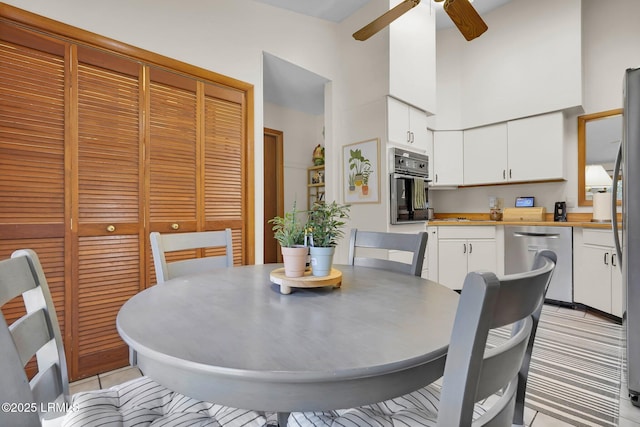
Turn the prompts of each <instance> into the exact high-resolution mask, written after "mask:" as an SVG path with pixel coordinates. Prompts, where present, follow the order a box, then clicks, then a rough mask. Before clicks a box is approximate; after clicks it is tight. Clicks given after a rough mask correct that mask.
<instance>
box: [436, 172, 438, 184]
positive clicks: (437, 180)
mask: <svg viewBox="0 0 640 427" xmlns="http://www.w3.org/2000/svg"><path fill="white" fill-rule="evenodd" d="M436 182H438V174H436Z"/></svg>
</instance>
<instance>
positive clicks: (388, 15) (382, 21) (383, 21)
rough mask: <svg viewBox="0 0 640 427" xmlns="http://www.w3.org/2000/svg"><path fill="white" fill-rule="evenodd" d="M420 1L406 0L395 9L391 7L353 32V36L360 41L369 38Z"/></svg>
mask: <svg viewBox="0 0 640 427" xmlns="http://www.w3.org/2000/svg"><path fill="white" fill-rule="evenodd" d="M419 3H420V0H404V1H403V2H402V3H400V4H399V5H397V6H395V7H394V8H393V9H389V10H388V11H387V12H385V13H384V14H382V15H380V16H379V17H378V18H376V19H374V20H373V21H372V22H371V23H369V24H367V25H365V26H364V27H362V28H360V29H359V30H358V31H356V32H355V33H353V38H354V39H356V40H360V41H363V40H366V39H368V38H369V37H371V36H372V35H374V34H375V33H377V32H378V31H380V30H382V29H383V28H384V27H386V26H387V25H389V24H391V23H392V22H393V21H395V20H396V19H398V18H399V17H401V16H402V15H404V14H405V13H406V12H408V11H409V10H410V9H413V8H414V7H416V6H417V5H418V4H419Z"/></svg>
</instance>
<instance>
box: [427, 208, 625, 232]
mask: <svg viewBox="0 0 640 427" xmlns="http://www.w3.org/2000/svg"><path fill="white" fill-rule="evenodd" d="M591 217H592V215H591V214H590V213H574V214H572V213H569V214H567V221H566V222H556V221H554V220H553V214H552V213H548V214H546V217H545V218H546V220H545V221H492V220H491V219H490V218H489V214H488V213H468V212H465V213H437V214H436V218H435V219H434V220H431V221H428V222H427V224H428V225H437V226H449V225H458V226H459V225H464V226H467V225H522V226H528V225H535V226H542V227H583V228H599V229H611V223H610V222H592V221H591ZM620 220H621V218H620V215H618V224H619V223H620Z"/></svg>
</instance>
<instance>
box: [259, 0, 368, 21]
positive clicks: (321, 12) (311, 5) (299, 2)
mask: <svg viewBox="0 0 640 427" xmlns="http://www.w3.org/2000/svg"><path fill="white" fill-rule="evenodd" d="M255 1H257V2H259V3H266V4H270V5H271V6H275V7H279V8H281V9H287V10H291V11H294V12H298V13H301V14H303V15H308V16H315V17H316V18H320V19H325V20H327V21H332V22H342V20H344V19H345V18H346V17H348V16H349V15H351V14H352V13H354V12H355V11H356V10H358V9H360V8H361V7H362V6H364V5H365V4H367V3H368V2H369V1H370V0H255Z"/></svg>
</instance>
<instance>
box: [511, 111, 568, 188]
mask: <svg viewBox="0 0 640 427" xmlns="http://www.w3.org/2000/svg"><path fill="white" fill-rule="evenodd" d="M507 135H508V141H509V147H508V150H507V152H508V161H507V163H508V165H509V170H508V171H507V179H508V180H509V181H510V182H521V181H543V180H552V179H565V176H564V117H563V115H562V113H561V112H557V113H551V114H543V115H540V116H534V117H527V118H524V119H520V120H512V121H509V122H507Z"/></svg>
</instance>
